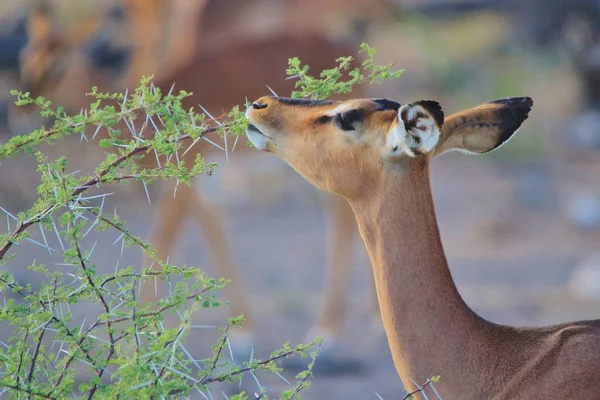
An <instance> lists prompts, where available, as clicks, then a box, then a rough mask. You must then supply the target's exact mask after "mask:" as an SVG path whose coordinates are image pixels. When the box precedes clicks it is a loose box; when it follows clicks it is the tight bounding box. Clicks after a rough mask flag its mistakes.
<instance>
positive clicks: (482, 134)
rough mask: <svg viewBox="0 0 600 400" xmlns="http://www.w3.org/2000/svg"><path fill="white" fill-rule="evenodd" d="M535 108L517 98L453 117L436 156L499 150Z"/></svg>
mask: <svg viewBox="0 0 600 400" xmlns="http://www.w3.org/2000/svg"><path fill="white" fill-rule="evenodd" d="M532 105H533V100H531V98H529V97H513V98H509V99H503V100H496V101H492V102H489V103H486V104H482V105H480V106H479V107H475V108H471V109H469V110H465V111H461V112H459V113H456V114H452V115H450V116H449V117H448V118H447V119H446V123H445V124H444V127H443V128H442V131H441V136H440V138H439V142H438V144H437V146H436V148H435V150H434V151H433V154H432V155H433V156H437V155H439V154H442V153H444V152H446V151H450V150H463V151H466V152H468V153H473V154H484V153H487V152H490V151H492V150H494V149H497V148H498V147H500V146H501V145H503V144H504V143H506V141H508V139H510V138H511V137H512V136H513V135H514V134H515V133H516V132H517V130H518V129H519V127H520V126H521V124H522V123H523V121H525V120H526V119H527V117H528V116H529V111H530V110H531V106H532Z"/></svg>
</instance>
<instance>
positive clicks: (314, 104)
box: [276, 97, 333, 107]
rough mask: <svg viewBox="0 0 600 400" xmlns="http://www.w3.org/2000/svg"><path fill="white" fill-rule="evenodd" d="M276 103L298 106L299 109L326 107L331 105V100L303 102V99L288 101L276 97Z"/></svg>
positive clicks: (285, 98)
mask: <svg viewBox="0 0 600 400" xmlns="http://www.w3.org/2000/svg"><path fill="white" fill-rule="evenodd" d="M276 100H277V101H279V102H280V103H283V104H288V105H290V106H300V107H320V106H328V105H331V104H333V101H331V100H304V99H289V98H287V97H277V98H276Z"/></svg>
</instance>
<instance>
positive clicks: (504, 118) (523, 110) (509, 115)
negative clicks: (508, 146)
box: [492, 97, 533, 145]
mask: <svg viewBox="0 0 600 400" xmlns="http://www.w3.org/2000/svg"><path fill="white" fill-rule="evenodd" d="M492 103H494V104H501V105H503V106H504V107H502V110H501V111H500V115H501V125H500V129H501V133H500V137H499V143H498V144H499V145H500V144H502V143H504V142H505V141H506V140H508V139H509V138H510V137H511V136H512V135H513V134H514V133H515V132H516V131H517V129H519V128H520V127H521V124H523V122H524V121H525V120H526V119H527V118H528V117H529V111H531V107H532V106H533V100H532V99H531V97H512V98H508V99H503V100H496V101H493V102H492Z"/></svg>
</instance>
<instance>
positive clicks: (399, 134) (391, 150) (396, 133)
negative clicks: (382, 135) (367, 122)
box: [385, 118, 415, 157]
mask: <svg viewBox="0 0 600 400" xmlns="http://www.w3.org/2000/svg"><path fill="white" fill-rule="evenodd" d="M396 122H397V124H396V126H394V127H393V128H392V129H391V130H390V133H389V134H388V135H387V139H386V142H385V150H386V153H388V154H389V155H392V156H394V155H401V154H406V155H407V156H409V157H414V156H415V153H414V152H413V151H412V150H411V149H410V146H409V143H408V132H406V127H405V126H404V123H403V122H402V119H401V118H398V119H397V121H396Z"/></svg>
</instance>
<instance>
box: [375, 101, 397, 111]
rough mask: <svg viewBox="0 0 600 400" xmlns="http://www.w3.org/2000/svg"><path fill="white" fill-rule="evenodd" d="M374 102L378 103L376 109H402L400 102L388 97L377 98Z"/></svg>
mask: <svg viewBox="0 0 600 400" xmlns="http://www.w3.org/2000/svg"><path fill="white" fill-rule="evenodd" d="M373 102H375V103H377V105H378V107H377V108H376V109H375V111H386V110H393V111H398V109H400V106H401V105H402V104H400V103H397V102H395V101H392V100H388V99H375V100H373Z"/></svg>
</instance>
